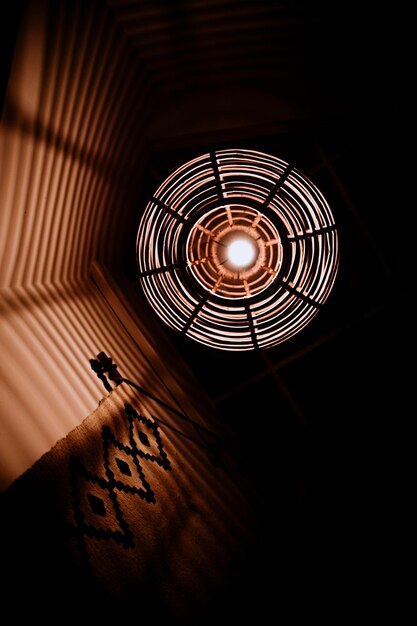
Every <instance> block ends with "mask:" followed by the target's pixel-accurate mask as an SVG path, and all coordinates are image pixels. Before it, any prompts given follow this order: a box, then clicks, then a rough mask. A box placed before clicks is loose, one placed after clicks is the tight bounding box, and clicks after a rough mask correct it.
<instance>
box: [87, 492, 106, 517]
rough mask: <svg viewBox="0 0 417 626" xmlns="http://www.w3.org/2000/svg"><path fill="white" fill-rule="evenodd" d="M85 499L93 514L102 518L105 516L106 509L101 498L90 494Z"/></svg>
mask: <svg viewBox="0 0 417 626" xmlns="http://www.w3.org/2000/svg"><path fill="white" fill-rule="evenodd" d="M87 498H88V501H89V503H90V507H91V510H92V511H93V513H95V514H96V515H101V516H102V517H105V516H106V515H107V513H106V507H105V505H104V502H103V500H102V499H101V498H98V497H97V496H95V495H93V494H92V493H89V494H87Z"/></svg>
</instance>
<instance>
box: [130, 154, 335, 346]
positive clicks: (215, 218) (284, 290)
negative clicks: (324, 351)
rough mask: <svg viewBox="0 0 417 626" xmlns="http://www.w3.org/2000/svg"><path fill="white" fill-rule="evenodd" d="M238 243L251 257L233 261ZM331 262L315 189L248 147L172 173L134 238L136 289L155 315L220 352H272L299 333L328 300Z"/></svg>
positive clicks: (329, 223) (326, 216)
mask: <svg viewBox="0 0 417 626" xmlns="http://www.w3.org/2000/svg"><path fill="white" fill-rule="evenodd" d="M236 245H237V246H242V245H243V247H244V248H245V247H246V248H247V249H248V250H249V252H250V255H249V258H248V260H244V261H243V262H240V261H239V262H238V263H237V264H236V263H235V262H234V261H233V255H231V251H232V249H233V246H234V247H235V248H236ZM252 251H253V254H252ZM338 262H339V254H338V239H337V232H336V227H335V223H334V219H333V216H332V213H331V211H330V208H329V206H328V204H327V202H326V200H325V198H324V197H323V195H322V194H321V192H320V191H319V190H318V189H317V187H316V186H315V185H314V184H313V183H312V182H311V181H310V180H309V179H308V178H307V177H306V176H304V175H303V174H302V173H301V172H300V171H298V170H297V169H296V168H294V167H292V166H291V165H289V164H288V163H286V162H284V161H282V160H281V159H279V158H277V157H274V156H271V155H268V154H264V153H260V152H256V151H253V150H243V149H239V150H234V149H228V150H218V151H216V152H212V153H207V154H204V155H202V156H200V157H197V158H195V159H193V160H191V161H189V162H187V163H185V164H184V165H182V166H181V167H179V168H178V169H176V170H175V171H174V172H173V173H172V174H171V175H170V176H169V177H168V178H167V179H166V180H165V181H164V182H163V183H162V184H161V185H160V187H159V188H158V189H157V191H156V192H155V194H154V195H153V197H152V198H151V200H150V201H149V202H148V205H147V207H146V210H145V211H144V214H143V216H142V219H141V222H140V224H139V230H138V235H137V263H138V272H139V273H138V276H139V280H140V285H141V287H142V289H143V291H144V293H145V295H146V297H147V298H148V300H149V302H150V304H151V305H152V306H153V308H154V309H155V311H156V312H157V314H158V315H159V317H160V318H161V319H162V320H163V321H164V322H165V323H166V324H167V325H168V326H170V327H171V328H173V329H174V330H176V331H177V332H179V333H182V334H184V335H187V336H189V337H190V338H192V339H194V340H196V341H198V342H200V343H203V344H206V345H208V346H211V347H214V348H218V349H223V350H250V349H258V348H270V347H272V346H274V345H277V344H279V343H281V342H283V341H286V340H287V339H289V338H290V337H292V336H293V335H295V334H296V333H298V332H299V331H300V330H301V329H302V328H304V327H305V326H306V324H307V323H308V322H310V321H311V320H312V319H313V317H314V316H315V315H316V314H317V312H318V311H319V309H320V307H321V306H322V304H323V303H324V302H325V301H326V299H327V297H328V296H329V294H330V291H331V289H332V286H333V284H334V281H335V277H336V273H337V268H338Z"/></svg>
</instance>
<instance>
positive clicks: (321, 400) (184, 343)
mask: <svg viewBox="0 0 417 626" xmlns="http://www.w3.org/2000/svg"><path fill="white" fill-rule="evenodd" d="M106 4H107V5H108V6H109V8H110V10H111V11H112V12H113V13H114V16H115V19H117V20H118V21H119V23H120V25H121V28H123V30H124V31H125V33H126V36H127V37H128V38H129V39H130V40H131V44H132V48H133V49H134V50H136V52H137V54H138V55H139V57H140V58H141V60H142V61H143V66H144V68H145V69H146V71H147V72H148V75H149V81H150V82H151V83H152V85H153V87H154V88H155V89H156V90H157V91H158V92H159V94H160V104H159V107H158V108H157V109H156V110H155V118H156V119H157V120H159V121H160V123H159V125H158V124H156V123H155V128H154V132H153V135H152V136H151V137H150V139H149V152H150V158H149V161H148V165H147V176H146V180H145V181H144V185H143V189H142V194H141V196H140V197H139V198H138V201H137V215H136V216H134V220H135V222H136V223H137V222H138V220H139V217H140V214H141V211H143V209H144V206H145V204H146V199H147V196H148V194H150V193H152V192H154V191H155V189H156V188H157V187H158V185H159V184H160V183H161V182H162V181H163V180H164V178H165V177H166V176H167V174H168V173H169V172H170V171H171V170H172V169H174V168H176V167H178V166H179V165H181V164H182V163H184V162H185V161H187V160H188V159H190V158H192V157H194V156H198V155H199V154H201V153H203V152H206V151H207V150H208V149H209V148H214V149H217V148H224V147H236V148H254V149H258V150H261V151H264V152H267V153H270V154H272V155H276V156H278V157H280V158H283V159H284V160H287V161H291V162H292V163H294V164H295V165H296V167H298V168H299V169H300V170H301V171H302V172H303V173H305V174H306V175H307V176H309V177H310V178H311V180H312V181H313V182H314V183H316V184H317V186H318V187H319V189H320V190H321V191H322V192H323V194H324V196H325V197H326V198H327V200H328V202H329V204H330V206H331V209H332V212H333V214H334V216H335V219H336V224H337V227H338V233H339V237H340V245H341V256H340V269H339V274H338V277H337V280H336V284H335V288H334V290H333V292H332V294H331V296H330V298H329V300H328V301H327V302H326V304H325V306H324V307H323V310H322V311H321V312H320V313H319V314H318V315H317V316H316V318H315V319H314V320H313V322H311V323H310V324H309V325H308V326H307V327H306V328H305V329H304V330H303V331H302V332H301V333H299V334H298V335H297V336H295V337H294V338H293V339H291V340H290V341H288V342H286V343H284V344H281V345H279V346H277V347H275V348H273V349H271V350H268V351H265V352H248V353H226V352H220V351H215V350H212V349H209V348H205V347H204V346H201V345H199V344H196V343H193V342H192V341H190V340H188V339H187V338H183V337H180V336H178V335H176V334H175V333H172V332H171V331H170V330H169V329H167V328H165V327H163V328H164V332H166V334H167V336H168V337H169V338H170V340H171V341H172V342H173V343H174V344H175V345H176V346H177V348H178V350H179V352H180V353H181V355H182V356H183V357H184V359H185V361H186V362H187V364H188V365H189V367H190V369H191V370H192V371H193V372H194V373H195V374H196V376H197V377H198V379H199V381H200V382H201V384H202V386H203V387H204V389H205V390H206V392H207V394H208V396H209V397H210V398H211V400H212V401H213V403H214V404H215V405H216V407H217V409H218V411H219V413H220V414H221V416H222V417H223V419H224V420H225V422H226V423H227V424H229V426H230V427H231V429H232V432H233V434H234V436H235V437H236V439H237V440H238V442H239V445H241V446H242V448H243V450H244V457H243V458H244V463H245V466H246V469H247V470H248V471H249V472H250V473H251V474H252V477H253V479H254V481H255V483H256V485H257V488H258V489H259V492H260V493H261V494H262V495H263V496H264V497H265V499H266V500H268V503H269V504H270V507H271V512H272V516H271V523H272V524H273V525H274V524H275V522H276V520H277V519H278V518H279V520H280V530H281V533H282V534H283V536H284V538H285V532H286V530H287V531H288V542H289V544H288V546H287V550H288V553H289V554H293V555H294V559H295V560H297V558H300V554H302V552H303V550H309V551H313V555H314V556H315V557H316V558H317V559H320V558H322V557H323V556H325V558H326V559H330V560H331V556H330V555H331V554H332V549H333V546H335V545H337V551H336V553H337V555H338V558H339V557H340V555H341V551H342V553H343V556H347V555H349V563H350V564H351V565H352V564H355V565H356V567H358V565H357V563H358V559H359V558H360V559H361V563H362V564H365V566H364V567H365V569H364V570H363V571H362V574H361V577H362V578H363V580H364V579H365V577H366V564H367V563H369V562H372V563H373V565H372V568H373V571H375V570H376V569H377V564H378V563H382V562H383V561H384V559H385V558H388V557H387V551H389V552H391V553H392V552H394V551H395V550H396V549H397V546H396V545H395V546H394V543H393V542H392V541H389V542H387V541H386V537H387V534H390V533H391V532H396V533H397V536H398V531H399V529H400V524H399V523H398V521H397V523H396V524H395V526H392V527H391V526H389V524H388V523H387V519H388V518H389V519H390V520H391V519H393V517H395V516H397V515H398V516H400V517H401V516H402V515H403V504H404V501H405V499H406V498H408V494H407V484H408V472H409V470H408V463H407V461H408V456H409V454H410V451H409V445H408V444H409V443H410V433H411V427H410V420H411V416H412V414H413V404H412V400H413V398H412V389H413V380H412V371H411V368H410V366H409V362H408V358H409V356H410V352H411V360H412V348H413V345H414V338H415V334H414V325H415V314H414V302H415V280H414V276H413V275H412V267H413V261H414V260H413V259H412V250H413V243H412V241H411V237H412V231H413V229H412V227H411V225H410V218H411V214H412V208H411V203H410V200H409V198H408V197H407V194H406V192H405V191H402V188H403V187H402V176H404V175H403V170H404V166H405V164H404V157H403V156H401V155H402V152H401V148H402V144H403V142H404V136H405V133H406V130H407V128H408V123H407V107H406V103H405V100H406V96H405V93H406V89H405V86H404V82H403V79H404V75H405V74H406V71H405V69H404V65H405V59H406V53H405V50H404V46H402V45H401V43H400V44H396V45H395V46H394V45H393V43H392V37H393V35H395V37H396V38H397V39H400V40H401V28H402V21H403V20H405V17H404V16H400V17H398V14H397V16H395V17H394V16H392V15H388V14H384V13H383V10H382V8H381V7H378V11H376V10H375V11H374V8H373V7H372V6H370V5H366V3H359V2H325V1H323V2H321V1H320V2H308V1H302V0H289V1H285V2H284V1H281V2H272V1H271V2H265V1H261V2H253V1H244V0H239V1H237V0H236V1H234V0H228V1H217V0H212V1H208V2H204V1H203V0H201V1H198V0H193V1H191V2H186V1H183V2H162V0H160V1H158V2H146V1H145V0H111V1H110V0H109V1H108V2H107V3H106ZM365 5H366V6H365ZM242 94H245V95H246V96H245V97H246V101H245V102H243V101H242V100H241V98H242ZM195 102H200V104H201V106H202V109H201V110H200V111H198V110H193V108H192V107H194V104H195ZM190 103H191V104H190ZM278 103H280V108H279V107H278ZM175 105H177V108H175ZM277 107H278V108H277ZM166 111H167V112H168V113H169V112H171V111H174V113H175V116H176V117H175V119H173V121H172V124H171V127H170V128H168V130H169V132H168V131H167V132H166V133H165V134H164V132H163V128H164V125H163V116H164V112H166ZM168 113H167V115H168ZM191 113H193V115H192V116H191V115H190V114H191ZM187 116H188V117H187ZM161 120H162V121H161ZM135 236H136V233H135V232H134V230H133V231H132V232H130V233H127V234H121V241H122V243H123V245H124V244H125V243H126V242H127V243H128V246H127V247H126V249H127V254H126V258H125V261H124V267H123V270H124V272H125V274H126V275H127V277H128V278H129V279H130V280H131V281H132V282H135V250H134V246H135ZM138 298H139V303H140V306H141V307H147V306H148V305H147V303H146V301H145V300H144V299H143V297H142V295H141V294H140V291H138ZM161 327H162V325H161ZM398 541H399V542H400V543H401V537H398ZM382 545H383V548H382V547H381V546H382ZM388 556H389V555H388ZM303 562H304V563H305V561H303ZM327 563H330V561H327ZM356 574H358V571H357V570H356ZM310 575H312V576H313V575H314V572H310Z"/></svg>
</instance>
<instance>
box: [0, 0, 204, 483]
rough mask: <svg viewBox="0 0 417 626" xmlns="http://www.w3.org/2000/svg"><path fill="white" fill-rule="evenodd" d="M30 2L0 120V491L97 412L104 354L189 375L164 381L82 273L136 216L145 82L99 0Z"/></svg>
mask: <svg viewBox="0 0 417 626" xmlns="http://www.w3.org/2000/svg"><path fill="white" fill-rule="evenodd" d="M26 4H27V7H26V9H25V13H24V14H23V17H22V23H21V29H20V32H19V36H18V40H17V44H16V50H15V55H14V59H13V66H12V68H11V74H10V79H9V84H8V89H7V93H6V98H5V103H4V110H3V114H2V123H1V127H0V354H1V358H0V397H1V399H2V401H1V403H0V490H3V489H5V488H6V487H7V486H8V484H10V482H12V481H13V480H14V479H15V478H16V477H17V476H18V475H20V474H21V473H22V472H23V471H24V470H26V469H27V468H28V467H29V466H30V465H31V464H32V463H33V462H34V461H35V460H36V459H38V458H39V456H41V455H42V454H43V453H44V452H46V451H47V450H49V449H50V447H51V446H53V445H54V444H55V442H56V441H57V440H58V439H60V438H61V437H64V436H65V435H66V434H67V433H68V432H69V430H71V429H72V428H74V427H75V426H77V425H78V424H79V423H80V422H81V421H82V420H83V419H84V418H85V417H86V416H87V415H89V414H90V413H91V412H92V411H93V410H94V409H95V408H96V406H97V403H98V401H99V399H100V398H101V397H102V396H103V393H105V391H104V388H103V386H102V383H101V382H100V381H99V380H98V379H97V377H96V375H95V374H94V373H93V372H92V371H91V369H90V364H89V359H92V358H94V357H95V356H96V355H97V354H98V353H99V352H101V351H104V352H105V353H106V354H108V355H110V356H111V357H112V358H113V359H114V361H115V362H116V363H117V365H118V367H119V371H120V372H121V373H122V374H123V375H124V376H125V377H126V378H128V379H132V380H133V381H135V382H136V383H137V384H139V385H141V386H142V387H145V388H146V389H147V390H148V391H149V392H150V393H153V394H154V395H156V396H157V397H158V398H160V399H162V400H165V401H166V402H168V403H169V404H170V405H174V406H176V407H177V408H178V407H179V405H178V402H180V401H181V398H183V400H184V402H186V401H187V391H186V387H187V383H186V380H187V379H188V376H184V379H185V382H184V387H182V386H179V385H178V384H177V383H175V381H173V379H172V377H170V374H169V373H168V372H167V369H166V368H165V367H164V365H163V363H162V362H161V359H160V356H159V355H158V352H157V351H156V350H155V348H154V347H153V343H152V342H153V340H152V339H150V338H149V337H152V333H148V335H147V338H145V337H144V336H143V335H142V334H141V333H140V332H139V330H137V332H138V333H139V335H137V336H135V338H132V334H131V333H130V332H128V331H127V330H126V328H125V326H124V325H123V324H122V323H121V322H120V319H119V317H118V314H116V313H115V311H114V310H113V308H112V307H111V306H110V305H109V303H108V300H107V296H106V298H105V297H104V296H103V285H104V284H107V279H106V278H103V279H102V281H101V286H100V289H99V288H98V286H97V283H96V282H94V281H92V279H91V277H90V272H91V264H92V261H93V260H94V261H95V262H96V263H98V264H99V266H100V265H103V264H105V265H106V266H109V267H112V268H113V269H114V268H116V267H117V265H118V260H119V258H120V255H121V253H123V249H124V245H123V242H124V238H125V237H126V232H127V228H128V226H129V224H130V223H133V221H134V214H135V211H136V207H137V195H138V188H139V186H140V184H141V176H142V171H143V169H144V165H145V163H146V161H147V157H148V154H147V150H146V149H145V132H144V129H145V127H146V123H147V120H148V119H149V111H150V110H151V107H152V89H151V81H150V80H149V77H148V75H147V73H146V71H145V70H144V68H143V64H141V63H140V60H139V59H138V55H137V53H136V52H134V51H133V49H132V48H131V46H130V43H129V40H128V39H126V37H125V36H124V34H123V31H122V29H121V28H120V26H119V25H118V24H117V22H116V20H115V19H114V16H113V15H112V13H111V11H110V10H109V8H108V7H106V4H105V3H103V2H95V1H92V2H82V1H77V0H75V1H72V0H71V1H68V2H66V1H61V2H47V1H46V0H45V1H37V0H32V1H29V2H28V3H26ZM113 269H112V271H113ZM120 297H122V294H120ZM130 315H131V316H132V317H129V314H127V313H126V312H125V317H126V316H127V318H128V319H131V320H132V321H131V327H132V328H133V327H134V328H136V329H138V328H139V327H141V326H142V327H143V322H141V320H139V319H138V318H137V316H135V313H134V312H133V311H132V310H131V311H130ZM124 323H125V322H124ZM150 323H151V324H152V321H151V322H150ZM159 341H160V346H161V349H164V352H165V354H166V355H168V354H169V347H167V346H165V345H164V343H163V340H162V339H160V340H159ZM162 346H163V348H162ZM167 358H168V356H167ZM173 389H174V390H175V393H174V392H173ZM151 404H152V403H151ZM189 410H190V411H191V410H192V409H191V408H190V409H189ZM195 418H196V419H200V418H199V416H198V415H196V416H195Z"/></svg>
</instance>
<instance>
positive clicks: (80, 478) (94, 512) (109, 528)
mask: <svg viewBox="0 0 417 626" xmlns="http://www.w3.org/2000/svg"><path fill="white" fill-rule="evenodd" d="M70 480H71V486H72V505H73V514H74V520H75V527H76V528H77V530H78V532H81V534H82V535H87V536H90V537H101V538H103V539H114V540H115V541H116V542H117V543H121V544H123V545H124V546H125V547H129V545H131V544H132V541H133V535H132V533H131V531H130V529H129V526H128V524H127V522H126V521H125V520H124V518H123V514H122V512H121V510H120V507H119V504H118V501H117V496H116V493H115V492H114V489H113V487H112V485H110V484H109V483H108V482H107V481H106V480H105V479H104V478H101V477H99V476H96V475H95V474H92V473H90V472H88V471H87V470H86V469H85V467H84V466H83V464H82V463H81V461H80V460H79V459H78V458H76V457H71V459H70Z"/></svg>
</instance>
